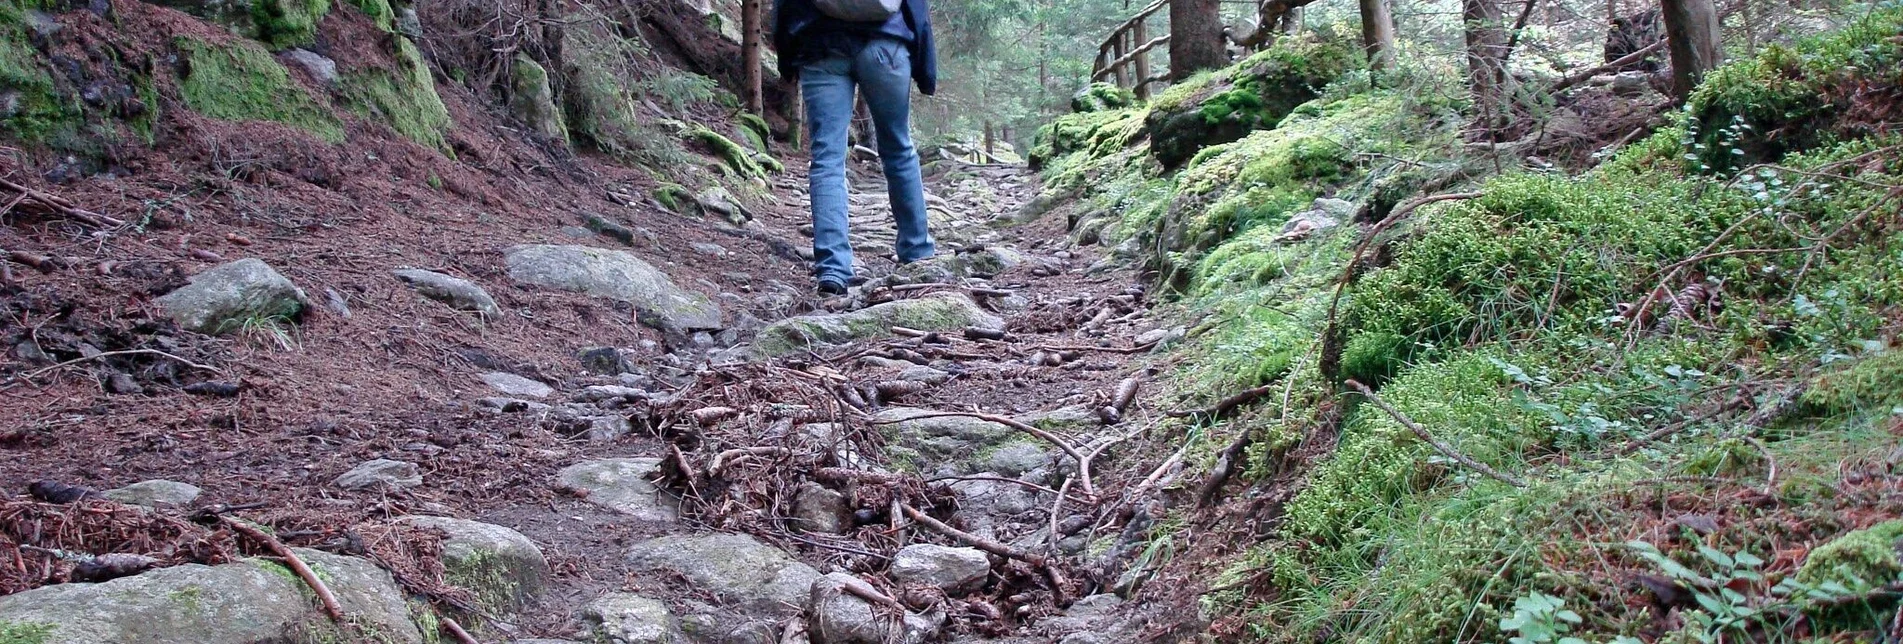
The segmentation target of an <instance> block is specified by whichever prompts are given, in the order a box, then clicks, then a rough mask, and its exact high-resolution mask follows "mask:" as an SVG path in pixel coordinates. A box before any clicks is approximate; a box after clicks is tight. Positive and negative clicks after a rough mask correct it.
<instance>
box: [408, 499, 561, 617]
mask: <svg viewBox="0 0 1903 644" xmlns="http://www.w3.org/2000/svg"><path fill="white" fill-rule="evenodd" d="M400 522H402V523H405V524H408V525H413V526H417V527H422V528H432V529H436V530H441V531H443V534H444V536H445V538H444V540H443V573H444V577H445V579H446V580H447V581H448V582H449V583H451V584H454V585H456V586H458V587H461V588H463V589H466V590H468V591H470V592H472V593H475V595H476V600H477V602H478V606H479V607H480V608H482V609H483V610H485V611H488V612H491V613H493V614H498V615H500V614H507V613H509V612H512V611H513V610H514V609H516V608H518V607H520V606H522V605H523V604H524V603H525V602H527V601H528V599H529V598H530V596H532V595H534V594H535V593H536V592H537V591H540V590H541V589H542V587H543V586H544V585H545V584H546V583H547V577H548V560H547V559H545V558H543V556H542V550H541V549H540V548H538V547H536V545H535V542H533V541H530V540H529V539H528V537H525V536H522V533H520V532H516V531H515V530H511V529H509V528H505V527H503V526H499V525H492V524H488V523H481V522H477V521H468V520H464V519H454V518H450V517H425V516H409V517H404V518H402V519H401V520H400Z"/></svg>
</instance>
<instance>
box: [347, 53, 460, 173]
mask: <svg viewBox="0 0 1903 644" xmlns="http://www.w3.org/2000/svg"><path fill="white" fill-rule="evenodd" d="M395 40H396V43H397V55H396V61H395V62H396V68H395V69H384V68H381V67H371V68H366V69H361V70H357V71H352V72H347V73H345V74H344V75H343V78H342V79H341V86H342V88H343V93H344V95H345V96H347V97H349V99H350V107H351V110H352V111H355V112H357V113H358V114H361V115H363V116H365V117H369V118H373V119H376V120H378V121H381V122H383V123H385V124H388V125H389V126H390V128H391V129H394V130H396V131H397V133H398V134H402V135H403V136H404V138H407V139H409V140H411V141H415V142H417V143H419V144H421V145H424V146H427V147H430V148H434V149H436V150H448V149H449V146H448V144H447V143H446V142H445V141H444V138H443V136H444V133H446V132H447V131H448V130H449V127H450V125H451V123H450V120H449V109H448V108H447V107H444V106H443V99H442V97H441V96H438V95H437V94H436V81H435V80H434V79H433V78H431V77H430V71H429V66H428V65H426V64H424V62H423V54H422V52H419V51H417V49H416V45H412V44H410V41H409V39H408V38H397V39H395Z"/></svg>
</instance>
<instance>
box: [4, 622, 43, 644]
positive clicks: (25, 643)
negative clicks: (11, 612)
mask: <svg viewBox="0 0 1903 644" xmlns="http://www.w3.org/2000/svg"><path fill="white" fill-rule="evenodd" d="M52 634H53V625H52V624H39V623H33V622H15V621H9V620H0V644H42V643H43V642H45V641H46V640H47V638H48V637H50V636H52Z"/></svg>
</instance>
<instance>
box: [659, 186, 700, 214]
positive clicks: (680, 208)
mask: <svg viewBox="0 0 1903 644" xmlns="http://www.w3.org/2000/svg"><path fill="white" fill-rule="evenodd" d="M653 194H654V200H655V201H659V202H661V205H662V206H665V207H666V208H667V209H668V210H671V211H674V213H675V214H683V215H684V214H688V212H687V211H688V209H690V208H691V207H692V206H693V205H694V191H692V190H688V189H687V187H686V186H683V185H680V184H677V183H663V184H661V185H659V186H656V187H655V188H654V193H653Z"/></svg>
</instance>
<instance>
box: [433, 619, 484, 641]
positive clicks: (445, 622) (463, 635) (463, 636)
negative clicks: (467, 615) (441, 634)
mask: <svg viewBox="0 0 1903 644" xmlns="http://www.w3.org/2000/svg"><path fill="white" fill-rule="evenodd" d="M437 619H438V620H440V621H439V623H440V624H442V626H443V630H445V631H448V632H449V636H450V637H454V638H456V641H457V642H461V643H462V644H482V642H479V641H477V640H476V637H475V636H474V635H470V634H469V631H466V630H463V625H462V624H458V623H456V620H454V619H450V617H449V616H448V615H439V616H437Z"/></svg>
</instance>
